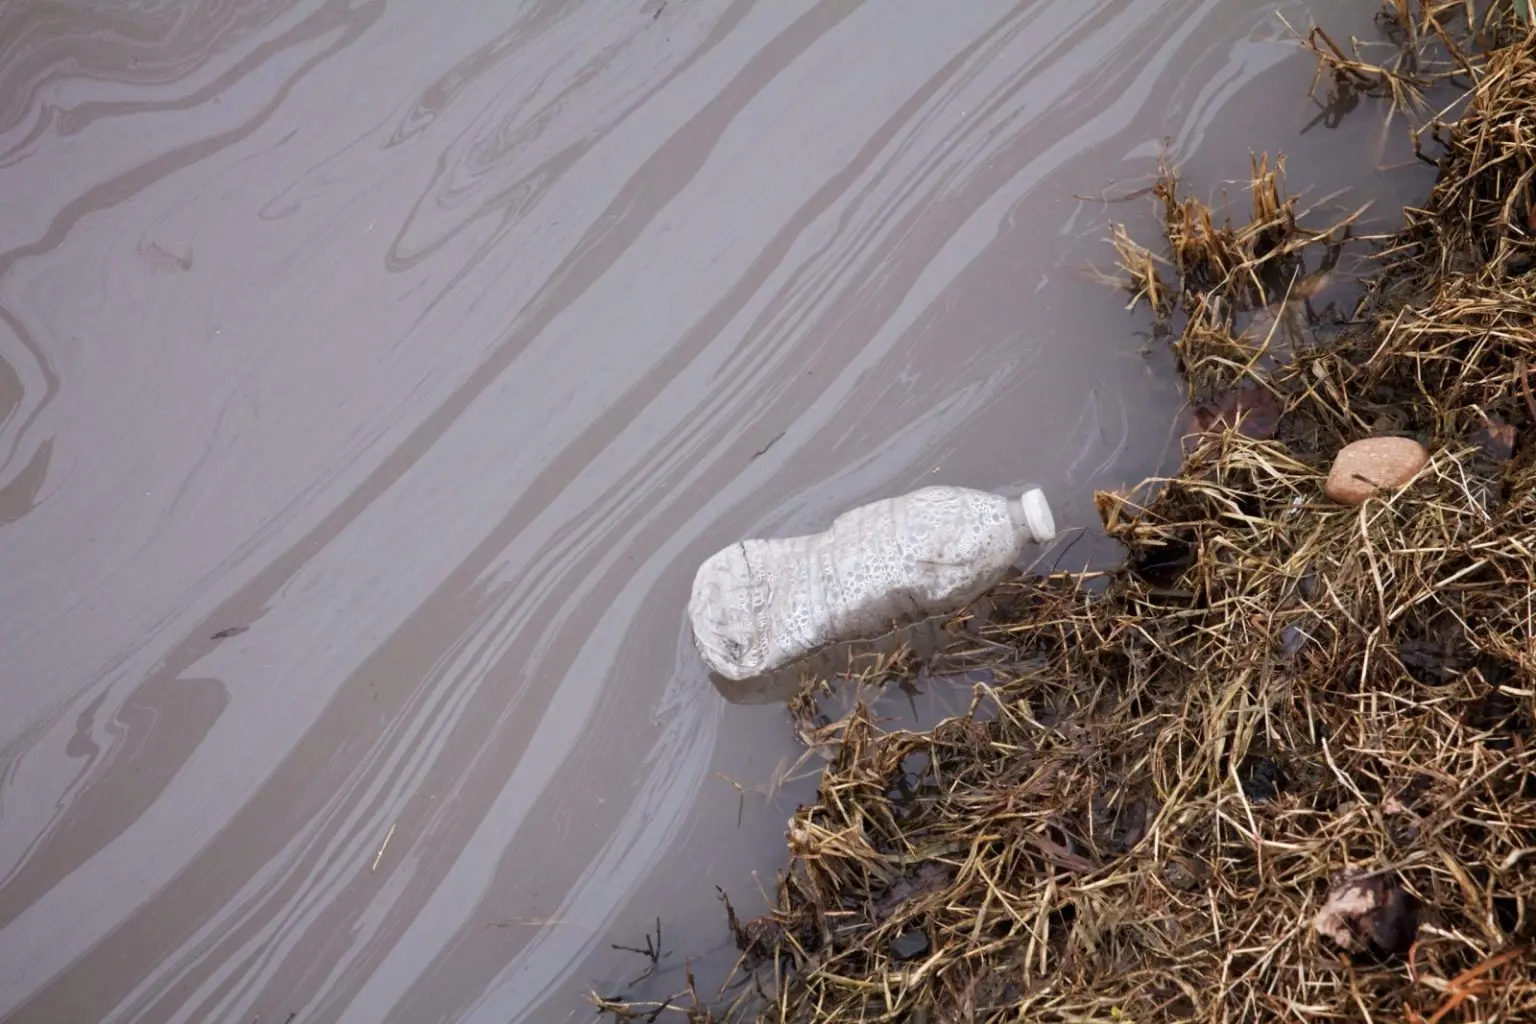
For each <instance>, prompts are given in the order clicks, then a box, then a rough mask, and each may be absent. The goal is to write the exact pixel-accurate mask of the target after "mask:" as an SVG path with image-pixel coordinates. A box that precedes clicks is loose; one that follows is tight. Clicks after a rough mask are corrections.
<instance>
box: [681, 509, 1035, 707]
mask: <svg viewBox="0 0 1536 1024" xmlns="http://www.w3.org/2000/svg"><path fill="white" fill-rule="evenodd" d="M1055 535H1056V526H1055V522H1054V519H1053V518H1052V515H1051V510H1050V505H1049V504H1048V503H1047V502H1046V500H1045V496H1044V495H1043V494H1042V493H1041V492H1040V491H1039V490H1030V491H1026V492H1025V493H1024V494H1023V495H1021V496H1019V497H1016V498H1008V497H1005V496H1003V495H1000V494H992V493H989V492H987V491H979V490H972V489H970V488H965V487H925V488H923V489H921V490H917V491H913V492H911V493H910V494H904V495H901V496H899V497H895V498H886V499H884V500H882V501H876V502H872V503H871V504H868V505H862V506H860V507H858V508H854V509H851V510H849V511H847V512H844V513H843V514H842V515H840V516H838V517H837V518H836V519H835V520H833V522H832V525H831V526H830V527H829V528H828V529H826V530H824V531H823V532H821V533H815V534H809V535H806V536H801V537H785V538H778V539H755V540H746V541H741V542H740V543H737V544H732V545H731V546H730V547H727V548H725V549H723V550H721V551H719V552H716V553H715V554H714V555H713V556H712V557H710V558H709V559H708V560H707V561H705V562H704V564H703V565H701V566H699V571H698V573H697V574H696V575H695V576H694V581H693V595H692V598H691V600H690V601H689V605H688V615H689V619H690V620H691V622H692V626H693V637H694V643H695V645H696V646H697V647H698V650H699V654H700V655H701V656H702V657H703V659H704V662H705V663H706V664H707V665H708V666H709V667H710V669H712V670H713V671H715V672H717V673H719V674H720V675H721V676H724V677H725V678H727V679H733V680H743V679H750V678H752V677H754V676H759V675H762V674H764V673H767V672H772V671H775V670H776V669H779V668H783V667H784V666H786V665H789V664H791V663H792V662H794V661H796V660H798V659H800V658H803V657H805V656H806V655H808V654H810V653H811V652H813V651H815V650H817V649H818V648H821V647H825V646H827V645H828V644H833V643H838V642H841V641H846V640H856V639H860V638H866V637H873V636H877V635H879V634H881V633H884V632H885V631H886V630H888V629H890V628H891V625H892V623H893V622H896V621H910V620H913V619H917V618H923V617H927V616H931V615H942V614H945V613H947V612H952V611H956V610H958V609H960V608H962V607H964V606H965V605H966V604H969V603H970V602H971V601H973V600H975V599H976V598H977V597H979V596H980V595H981V594H982V593H983V592H984V591H986V590H987V589H988V588H990V587H992V586H994V585H995V584H996V583H997V582H998V581H999V580H1001V579H1002V577H1003V575H1004V574H1005V573H1006V572H1007V571H1008V568H1009V567H1010V566H1012V565H1013V564H1014V562H1015V561H1017V559H1018V557H1019V555H1020V554H1021V553H1022V552H1023V550H1024V548H1025V546H1026V545H1027V544H1029V543H1030V542H1031V541H1035V542H1043V541H1048V540H1050V539H1051V538H1053V537H1054V536H1055Z"/></svg>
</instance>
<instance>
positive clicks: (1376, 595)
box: [606, 0, 1536, 1024]
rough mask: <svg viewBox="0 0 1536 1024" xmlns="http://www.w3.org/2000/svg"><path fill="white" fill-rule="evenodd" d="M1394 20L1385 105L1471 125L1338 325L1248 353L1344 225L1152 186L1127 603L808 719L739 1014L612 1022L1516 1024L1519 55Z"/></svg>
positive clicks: (1530, 836) (1530, 935) (1533, 536)
mask: <svg viewBox="0 0 1536 1024" xmlns="http://www.w3.org/2000/svg"><path fill="white" fill-rule="evenodd" d="M1387 8H1388V13H1389V15H1391V16H1393V17H1395V18H1396V19H1397V21H1398V23H1399V24H1400V25H1402V26H1404V28H1405V31H1408V30H1410V29H1411V33H1412V34H1411V38H1410V41H1409V42H1408V43H1405V44H1404V45H1405V46H1409V47H1412V48H1413V53H1414V54H1415V57H1414V58H1413V59H1412V60H1409V59H1407V58H1403V59H1402V60H1400V61H1399V62H1398V63H1395V64H1393V65H1392V67H1391V68H1390V74H1386V73H1385V72H1384V73H1383V74H1385V75H1386V77H1384V78H1381V79H1380V80H1379V81H1378V80H1376V79H1371V83H1373V87H1379V88H1386V89H1400V90H1402V95H1403V96H1404V100H1403V104H1404V106H1412V105H1413V104H1411V103H1409V102H1408V101H1409V100H1410V99H1414V98H1416V97H1419V96H1420V95H1421V94H1422V93H1423V90H1425V89H1427V88H1429V79H1428V76H1430V75H1432V74H1435V73H1436V72H1431V71H1427V70H1426V67H1428V66H1429V65H1430V61H1431V59H1432V53H1431V48H1433V47H1439V50H1438V51H1435V52H1439V53H1440V54H1441V55H1442V58H1443V59H1444V60H1446V61H1448V62H1449V63H1452V64H1454V65H1455V66H1456V68H1457V69H1458V71H1459V72H1460V73H1462V74H1464V75H1466V76H1467V77H1468V79H1469V81H1470V83H1471V86H1472V91H1471V95H1470V96H1469V97H1468V98H1467V99H1466V101H1465V104H1466V106H1465V112H1464V114H1463V116H1462V117H1461V118H1460V120H1459V121H1458V122H1457V123H1456V124H1455V125H1454V126H1450V125H1440V126H1438V128H1436V129H1435V131H1436V132H1438V134H1437V135H1436V136H1435V137H1436V138H1438V139H1439V140H1440V144H1441V145H1442V146H1443V147H1444V153H1443V154H1442V155H1441V156H1439V158H1438V160H1439V166H1440V168H1441V170H1440V174H1439V178H1438V180H1437V182H1436V184H1435V185H1434V188H1433V190H1432V192H1431V194H1430V196H1429V198H1428V200H1427V202H1426V203H1425V204H1424V205H1423V207H1422V208H1419V209H1415V210H1411V211H1409V212H1408V222H1407V225H1406V226H1405V227H1404V228H1403V230H1402V231H1401V232H1400V233H1398V234H1397V235H1396V236H1394V237H1393V238H1391V239H1390V240H1388V241H1387V243H1386V244H1385V245H1384V247H1383V248H1382V251H1381V252H1380V253H1379V254H1378V260H1379V263H1378V264H1377V268H1376V272H1375V273H1374V275H1373V276H1372V277H1371V279H1370V280H1369V281H1367V282H1366V288H1365V293H1364V297H1363V298H1362V299H1361V300H1360V303H1359V305H1358V306H1357V307H1356V308H1355V309H1354V310H1353V311H1352V313H1351V314H1350V315H1349V316H1348V317H1345V318H1342V320H1343V322H1342V323H1327V322H1323V321H1322V320H1321V318H1318V317H1317V316H1315V315H1314V314H1313V313H1312V311H1311V310H1310V309H1308V308H1302V309H1300V310H1295V309H1292V310H1290V311H1289V312H1290V313H1294V314H1295V315H1294V316H1291V317H1289V319H1290V320H1292V321H1293V322H1296V324H1297V326H1298V329H1297V331H1296V332H1295V334H1296V336H1295V337H1293V338H1289V339H1287V338H1285V337H1283V335H1282V331H1281V330H1280V327H1279V324H1280V320H1281V319H1282V317H1281V316H1279V315H1275V316H1273V317H1272V318H1271V320H1270V321H1269V322H1268V326H1267V327H1265V328H1264V329H1262V330H1260V331H1253V330H1250V329H1249V326H1250V325H1251V322H1252V321H1254V320H1255V318H1257V317H1258V316H1259V315H1260V314H1261V313H1263V312H1264V311H1265V310H1269V311H1270V312H1271V313H1275V311H1276V310H1279V311H1280V313H1285V312H1286V311H1287V310H1286V307H1288V306H1290V305H1291V304H1293V303H1297V304H1300V305H1301V306H1302V307H1305V306H1306V299H1307V298H1309V296H1310V294H1311V293H1312V292H1313V291H1314V290H1315V289H1313V288H1312V287H1311V286H1310V285H1309V284H1308V282H1309V281H1313V280H1315V278H1316V276H1317V275H1319V274H1325V273H1327V272H1328V271H1329V270H1331V268H1332V267H1333V265H1334V263H1335V262H1336V261H1337V259H1338V250H1339V247H1341V246H1342V245H1344V244H1345V243H1346V242H1347V241H1348V236H1349V228H1350V224H1351V222H1352V221H1353V215H1351V216H1349V217H1344V218H1342V219H1340V220H1337V221H1335V222H1334V223H1332V224H1329V225H1327V226H1326V227H1322V228H1311V227H1307V226H1305V225H1306V224H1307V223H1309V222H1310V220H1311V217H1312V214H1311V212H1310V211H1304V210H1300V209H1299V208H1298V204H1297V201H1296V199H1295V197H1288V196H1287V195H1286V194H1285V192H1284V189H1283V181H1282V179H1281V172H1282V167H1281V166H1280V165H1279V164H1278V162H1276V163H1271V162H1269V161H1267V160H1265V159H1264V158H1255V160H1254V164H1253V174H1252V179H1253V180H1252V187H1251V202H1250V216H1249V218H1248V220H1247V221H1246V222H1244V223H1241V224H1236V225H1234V224H1231V223H1227V222H1226V221H1224V220H1221V219H1220V218H1219V217H1218V216H1217V214H1216V213H1215V212H1214V211H1213V210H1212V209H1210V207H1208V206H1207V205H1205V204H1203V203H1201V202H1199V201H1197V200H1194V199H1191V198H1187V197H1185V196H1183V195H1181V194H1180V192H1179V189H1178V181H1177V179H1176V177H1175V176H1174V175H1173V174H1172V173H1171V171H1170V172H1167V173H1165V174H1164V175H1163V176H1162V178H1161V180H1160V181H1159V182H1158V185H1157V189H1156V191H1155V195H1156V200H1157V202H1158V203H1159V204H1160V209H1161V210H1162V213H1163V216H1164V222H1165V229H1166V240H1165V241H1166V255H1165V256H1159V257H1156V258H1154V257H1153V256H1152V254H1151V252H1150V251H1149V250H1147V249H1144V248H1142V247H1140V246H1139V245H1137V243H1135V242H1134V241H1132V240H1131V239H1130V237H1129V236H1128V235H1125V234H1124V233H1123V232H1122V233H1120V234H1118V235H1117V236H1116V238H1115V244H1116V247H1117V248H1118V249H1119V251H1120V253H1121V264H1122V267H1123V268H1124V269H1125V270H1126V271H1127V272H1128V273H1129V276H1130V278H1131V285H1130V287H1131V289H1132V292H1133V294H1136V295H1139V296H1140V297H1141V298H1143V299H1145V300H1147V301H1148V302H1149V303H1150V305H1151V306H1152V307H1153V309H1154V311H1155V312H1156V313H1157V314H1158V315H1160V316H1163V317H1165V318H1170V319H1171V318H1175V317H1176V318H1177V323H1175V324H1174V325H1173V326H1174V328H1175V333H1176V340H1175V342H1174V346H1175V350H1176V352H1177V353H1178V356H1179V359H1180V362H1181V367H1182V369H1183V372H1184V374H1185V376H1186V379H1187V381H1188V386H1189V399H1190V404H1191V407H1192V409H1194V410H1195V414H1194V416H1193V418H1192V429H1191V441H1190V443H1189V444H1188V446H1187V449H1186V454H1185V458H1184V462H1183V465H1182V467H1181V469H1180V471H1179V472H1178V474H1176V475H1175V476H1173V477H1171V478H1168V479H1158V480H1151V481H1147V482H1146V484H1144V485H1143V486H1142V487H1141V488H1138V489H1137V490H1136V491H1134V492H1133V493H1126V494H1108V493H1103V494H1099V495H1097V504H1098V508H1099V511H1100V514H1101V516H1102V518H1103V520H1104V524H1105V526H1106V528H1107V530H1108V531H1109V533H1110V534H1111V535H1112V536H1114V537H1116V538H1118V539H1119V540H1120V541H1121V542H1122V543H1123V544H1124V545H1125V548H1126V550H1127V559H1126V563H1125V566H1124V568H1123V569H1121V570H1119V571H1117V572H1114V573H1111V574H1108V575H1107V576H1105V577H1102V578H1099V579H1097V580H1088V579H1085V578H1083V577H1080V576H1072V575H1056V576H1051V577H1048V578H1045V579H1037V580H1022V581H1016V582H1013V583H1010V584H1007V585H1005V586H1004V587H1003V588H1001V589H1000V590H999V591H998V592H996V593H995V594H993V595H992V596H991V598H990V602H991V604H992V606H993V608H992V611H991V613H990V614H989V615H986V616H980V615H962V616H959V617H957V618H956V619H955V620H954V621H953V622H952V623H950V626H949V632H950V635H951V636H952V642H951V644H950V645H949V647H948V648H947V649H946V650H944V651H943V652H942V653H941V654H940V655H939V656H938V658H937V659H936V660H935V662H934V664H933V665H932V666H931V668H930V670H931V671H933V672H936V673H948V674H953V675H960V674H963V673H967V672H972V673H974V672H984V673H985V681H983V682H979V683H975V684H974V689H973V696H972V700H971V703H970V707H969V709H968V711H967V713H966V714H963V715H960V716H958V717H955V718H952V719H949V720H946V721H944V722H941V723H940V724H939V725H937V726H936V727H934V728H933V729H932V730H930V731H926V732H918V731H906V730H887V729H884V728H883V727H882V726H881V724H880V723H879V722H877V721H876V719H875V718H874V716H873V714H872V713H871V711H870V710H869V708H868V707H867V706H865V705H863V704H860V705H858V706H856V707H855V708H854V709H853V710H852V711H851V712H849V713H847V714H846V715H842V716H841V717H838V718H836V719H833V718H831V717H830V716H825V715H823V716H821V717H819V718H818V717H817V716H818V715H819V714H820V712H819V711H818V710H817V708H818V707H819V705H818V702H817V699H816V697H815V695H814V694H809V693H808V694H807V695H806V696H804V697H803V698H802V699H801V701H800V702H799V703H798V705H797V707H796V712H797V714H796V717H797V721H798V722H799V723H800V727H801V733H802V735H805V736H807V737H808V738H809V737H812V736H813V737H814V742H815V743H816V744H817V745H818V747H819V748H820V749H822V750H824V751H825V753H826V755H827V757H828V758H829V760H828V762H827V764H826V768H825V771H824V773H823V775H822V778H821V783H820V790H819V793H818V797H817V800H816V802H815V803H814V804H812V805H810V806H805V807H801V808H799V809H798V810H797V811H796V812H795V813H794V815H793V817H792V818H791V819H790V822H789V828H788V833H787V839H788V847H789V866H788V868H787V870H786V871H785V873H784V874H783V876H782V878H781V880H780V884H779V888H778V892H777V897H776V903H775V904H774V906H773V907H772V909H771V910H770V912H769V913H768V914H766V915H764V916H763V917H761V918H758V919H756V920H755V921H752V922H748V923H747V924H746V925H742V924H741V923H740V922H738V921H736V919H735V915H734V913H732V915H731V920H732V925H733V931H734V932H735V934H736V936H737V941H738V945H739V946H740V947H741V949H742V951H743V956H742V961H741V973H740V974H739V975H738V977H737V978H736V979H735V980H734V981H733V983H732V985H733V986H734V987H733V989H732V992H733V993H734V995H731V997H730V998H732V999H734V1000H735V1003H734V1005H733V1006H728V1007H725V1008H714V1009H709V1008H706V1007H704V1006H703V1005H702V1004H701V1003H700V1002H699V1001H698V1000H697V999H696V998H690V999H687V1000H682V1001H678V1002H671V1001H669V1002H668V1003H667V1004H665V1005H661V1004H647V1005H645V1006H641V1005H636V1004H626V1005H624V1006H618V1005H617V1004H607V1007H606V1008H607V1009H610V1010H613V1011H614V1012H616V1013H617V1012H621V1011H622V1012H623V1013H626V1014H630V1015H631V1016H630V1019H636V1018H643V1017H644V1016H645V1015H646V1014H648V1013H661V1012H662V1011H663V1010H665V1011H666V1012H667V1013H669V1014H671V1013H679V1014H686V1015H687V1018H688V1019H690V1020H695V1021H712V1020H714V1021H724V1020H746V1019H752V1018H753V1017H756V1018H757V1019H762V1020H774V1021H797V1022H807V1024H817V1022H832V1021H917V1022H929V1024H946V1022H961V1021H1004V1020H1007V1021H1019V1020H1028V1021H1063V1022H1065V1021H1137V1022H1146V1021H1164V1020H1221V1021H1257V1020H1278V1019H1288V1020H1308V1021H1312V1020H1319V1021H1321V1020H1328V1021H1340V1020H1382V1021H1385V1020H1408V1021H1419V1022H1423V1021H1436V1022H1439V1021H1446V1020H1458V1021H1460V1020H1481V1021H1495V1020H1497V1021H1515V1020H1531V1019H1536V953H1532V952H1531V949H1530V943H1531V942H1532V940H1533V939H1536V736H1533V733H1532V730H1533V726H1536V704H1533V700H1536V600H1533V596H1532V581H1533V580H1536V399H1533V396H1532V385H1531V382H1530V380H1529V369H1528V368H1529V367H1530V366H1531V365H1533V364H1536V277H1533V275H1532V273H1531V271H1532V270H1536V248H1533V244H1536V213H1533V210H1536V207H1533V201H1536V39H1533V38H1532V37H1531V36H1530V35H1529V34H1528V33H1527V32H1525V31H1523V30H1522V31H1516V29H1517V28H1519V26H1520V24H1521V23H1520V22H1519V21H1518V20H1517V19H1516V11H1515V9H1514V7H1513V6H1511V5H1510V4H1508V3H1504V4H1495V5H1493V6H1492V7H1491V8H1489V9H1486V10H1482V9H1478V10H1474V5H1473V4H1471V3H1463V2H1461V0H1457V2H1456V3H1454V4H1449V3H1444V2H1440V3H1430V2H1427V0H1426V2H1425V3H1424V4H1422V5H1417V6H1415V7H1414V8H1413V9H1412V10H1410V9H1409V7H1408V5H1407V3H1406V0H1405V2H1402V3H1394V4H1389V5H1387ZM1311 38H1312V41H1313V43H1314V45H1315V46H1316V47H1317V48H1318V49H1319V51H1320V54H1321V55H1322V56H1323V60H1324V68H1325V70H1327V71H1330V72H1331V73H1332V74H1334V75H1335V76H1338V75H1344V76H1347V77H1356V78H1359V77H1368V76H1369V75H1370V72H1368V71H1366V70H1362V68H1361V67H1360V66H1359V65H1360V60H1359V59H1357V57H1356V56H1355V55H1354V51H1352V50H1345V49H1343V48H1341V47H1338V46H1335V45H1331V44H1330V42H1329V40H1328V38H1327V37H1326V36H1324V35H1322V34H1321V33H1315V34H1314V36H1313V37H1311ZM1452 47H1454V49H1451V48H1452ZM1447 52H1449V53H1450V56H1448V57H1447V56H1445V54H1446V53H1447ZM1471 54H1477V55H1478V56H1476V57H1475V58H1474V57H1472V56H1469V55H1471ZM1394 76H1396V77H1394ZM1409 76H1417V77H1411V78H1410V77H1409ZM1393 83H1397V84H1395V85H1394V84H1393ZM1420 83H1423V84H1420ZM1361 84H1362V85H1364V84H1366V83H1361ZM1410 84H1412V85H1413V87H1414V89H1417V90H1418V92H1413V91H1410V90H1409V85H1410ZM1393 95H1394V96H1396V95H1397V93H1395V92H1394V93H1393ZM1160 261H1164V262H1165V265H1166V266H1168V267H1171V268H1172V269H1173V271H1174V273H1175V274H1176V278H1177V279H1176V281H1171V282H1164V281H1163V280H1162V279H1161V278H1160V277H1159V276H1158V275H1157V264H1158V263H1159V262H1160ZM1260 322H1261V323H1262V322H1263V321H1262V320H1261V321H1260ZM1260 396H1262V397H1260ZM1255 418H1257V420H1258V421H1259V422H1257V423H1255ZM1373 436H1402V437H1412V438H1415V439H1416V440H1418V441H1419V442H1420V443H1422V444H1423V445H1424V446H1425V447H1426V448H1427V450H1428V451H1429V453H1430V458H1429V462H1428V464H1427V465H1426V466H1425V467H1424V468H1423V469H1422V470H1421V471H1420V472H1419V473H1418V475H1417V476H1416V477H1415V478H1414V479H1413V480H1412V481H1411V482H1410V483H1408V484H1407V485H1406V486H1405V487H1403V488H1400V489H1397V490H1387V491H1381V492H1378V493H1375V494H1373V495H1372V496H1370V497H1369V498H1368V499H1367V500H1365V501H1364V503H1362V504H1361V505H1359V506H1358V507H1356V506H1345V505H1339V504H1335V503H1333V502H1330V501H1329V500H1327V498H1326V497H1325V496H1324V494H1323V489H1322V485H1323V481H1324V478H1325V476H1326V474H1327V472H1328V469H1329V466H1330V464H1331V462H1332V459H1333V456H1334V455H1335V454H1336V453H1337V452H1338V451H1339V450H1340V449H1341V448H1343V447H1344V446H1345V445H1346V444H1348V443H1350V442H1353V441H1357V440H1360V439H1362V438H1366V437H1373ZM1090 584H1093V585H1090ZM822 692H825V691H824V690H823V691H822ZM690 984H691V982H690ZM683 1003H687V1005H688V1009H686V1010H682V1009H676V1007H677V1006H680V1005H682V1004H683Z"/></svg>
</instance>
